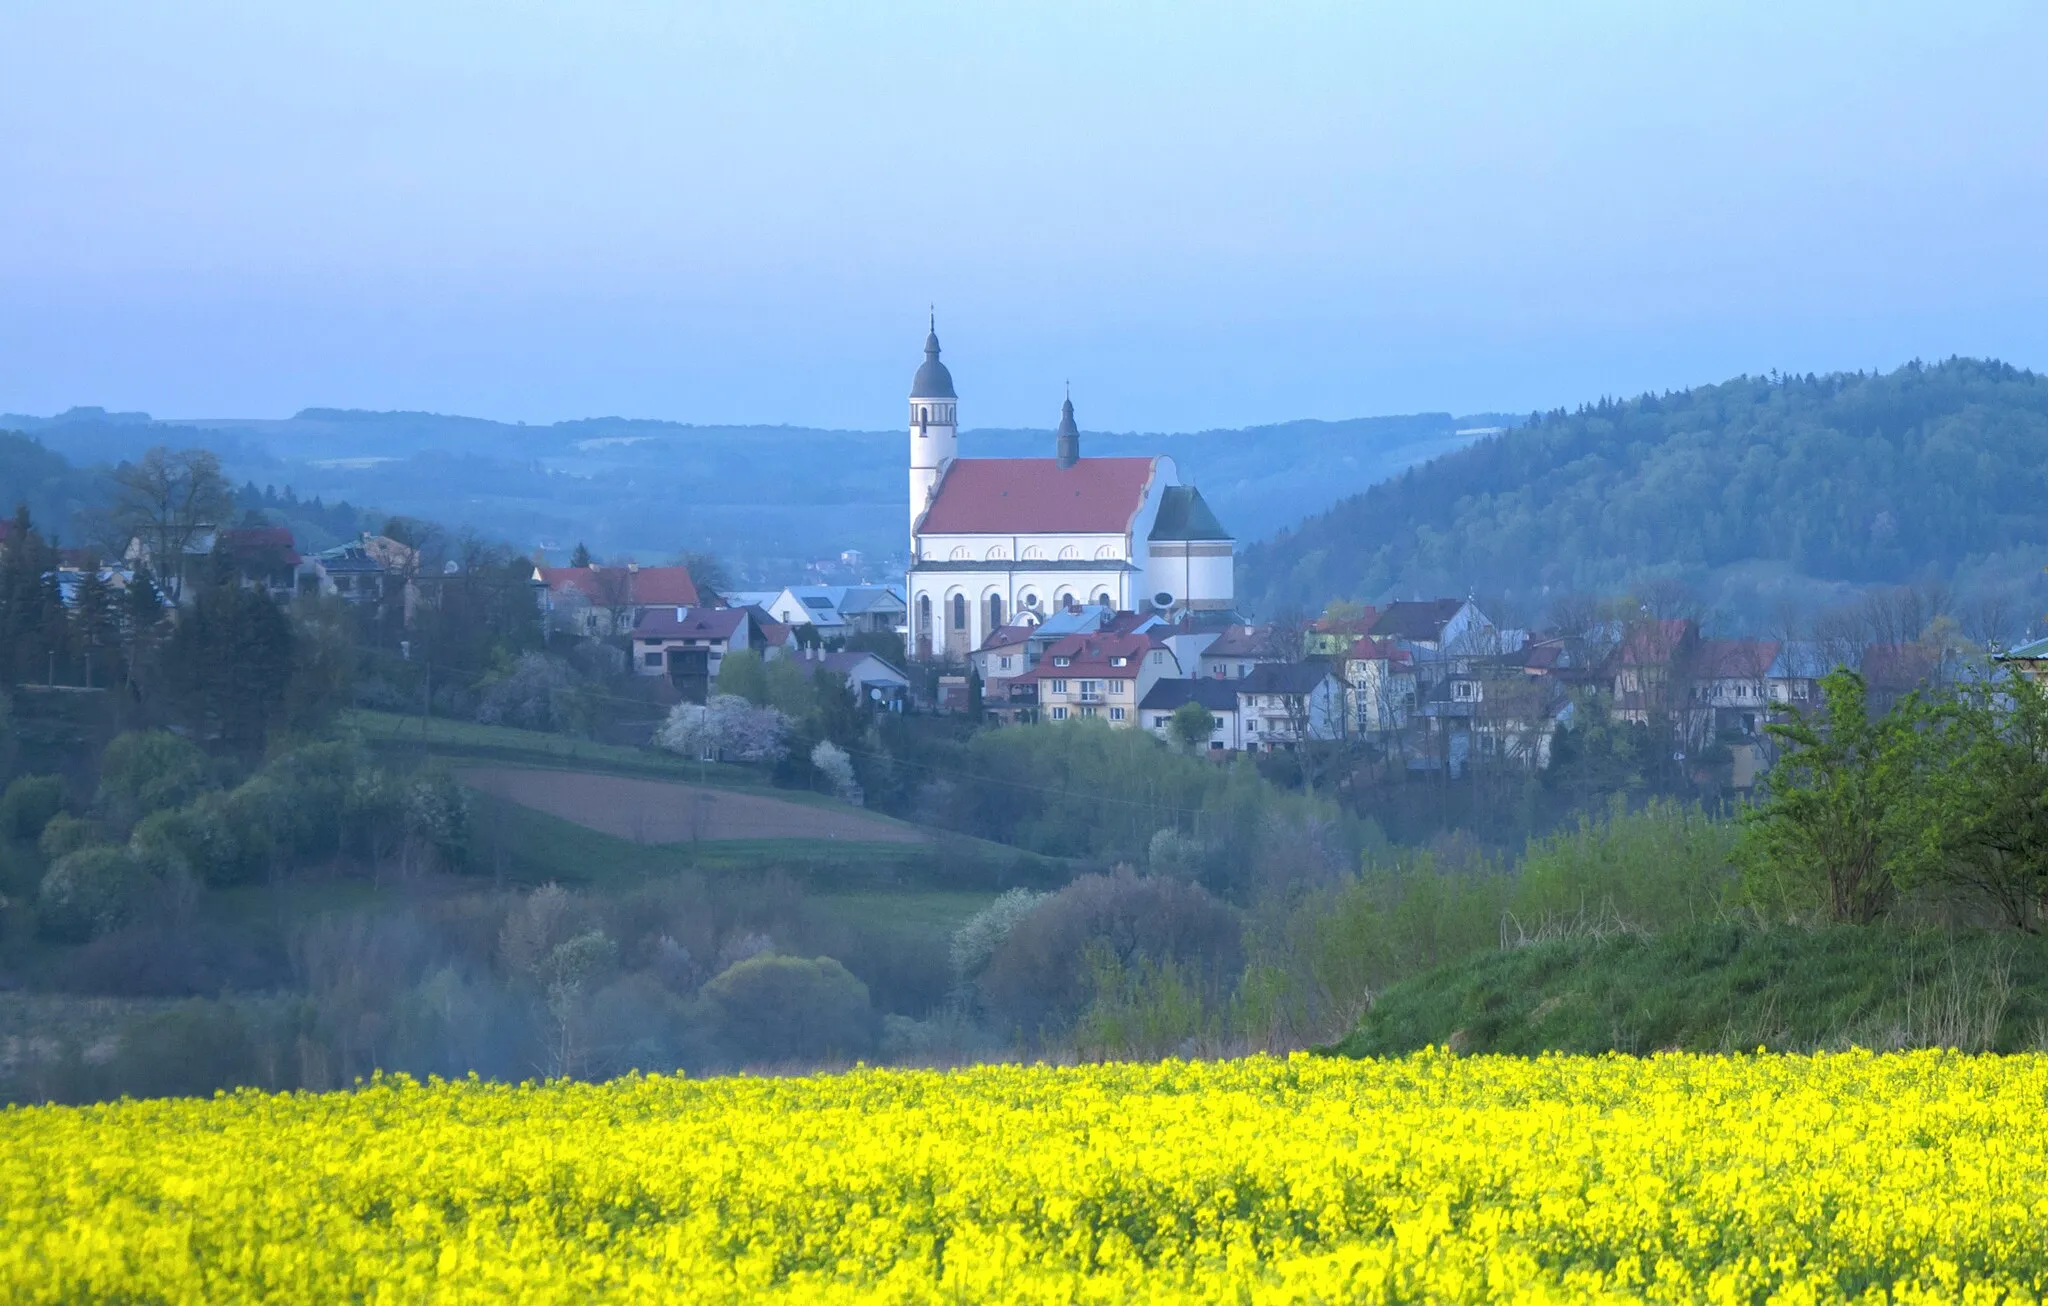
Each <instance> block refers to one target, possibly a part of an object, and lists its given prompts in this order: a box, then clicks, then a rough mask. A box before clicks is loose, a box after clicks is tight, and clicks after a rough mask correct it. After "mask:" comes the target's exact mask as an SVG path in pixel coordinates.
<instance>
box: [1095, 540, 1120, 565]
mask: <svg viewBox="0 0 2048 1306" xmlns="http://www.w3.org/2000/svg"><path fill="white" fill-rule="evenodd" d="M1116 555H1117V547H1116V545H1114V544H1105V545H1103V546H1102V547H1101V548H1099V549H1097V550H1096V551H1095V556H1096V557H1097V558H1099V559H1101V560H1103V561H1110V560H1113V559H1114V558H1115V557H1116Z"/></svg>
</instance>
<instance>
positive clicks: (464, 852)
mask: <svg viewBox="0 0 2048 1306" xmlns="http://www.w3.org/2000/svg"><path fill="white" fill-rule="evenodd" d="M403 804H404V808H403V810H404V813H405V832H406V834H407V836H409V837H410V838H411V839H412V840H413V841H414V843H415V844H416V845H418V846H420V847H423V848H425V849H426V850H428V851H429V852H431V853H432V855H433V857H434V859H435V860H436V861H438V862H439V863H440V864H441V865H442V866H445V867H447V868H449V869H451V870H452V869H459V868H460V867H463V866H466V865H468V864H469V835H470V821H469V795H468V794H466V793H464V792H463V789H462V786H461V785H459V784H457V783H455V777H454V776H452V775H450V774H449V773H448V772H447V771H445V770H442V769H439V768H435V769H431V770H427V771H423V772H421V773H420V774H419V775H418V776H416V777H414V778H413V781H412V783H411V784H409V785H407V786H406V787H405V795H404V798H403Z"/></svg>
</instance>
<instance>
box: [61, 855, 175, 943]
mask: <svg viewBox="0 0 2048 1306" xmlns="http://www.w3.org/2000/svg"><path fill="white" fill-rule="evenodd" d="M147 880H148V877H147V875H146V874H145V873H144V871H143V870H142V868H141V867H140V866H139V865H137V863H136V861H135V858H134V857H132V856H130V855H129V852H128V850H127V849H126V848H115V847H109V846H107V845H105V844H100V845H96V846H94V847H90V848H80V849H79V850H78V851H76V852H71V853H66V854H65V855H64V856H62V857H60V858H58V859H57V862H56V864H55V865H53V866H51V867H50V869H49V871H48V872H47V873H45V874H44V876H43V883H42V888H41V890H40V891H39V892H38V893H37V895H36V913H37V919H38V920H39V922H40V923H41V926H42V929H43V931H44V933H45V934H47V935H48V936H49V937H51V938H52V939H55V940H58V941H60V942H66V943H83V942H84V941H86V940H87V939H92V938H97V937H99V936H100V935H102V934H108V933H111V932H113V931H114V930H116V929H119V928H120V927H121V926H123V925H126V924H127V923H128V922H129V921H131V920H133V919H135V918H136V917H137V916H138V915H139V914H140V912H141V909H142V907H143V906H144V904H145V903H146V902H147V900H148V897H149V888H150V885H149V884H148V882H147Z"/></svg>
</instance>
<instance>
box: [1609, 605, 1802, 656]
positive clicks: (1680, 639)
mask: <svg viewBox="0 0 2048 1306" xmlns="http://www.w3.org/2000/svg"><path fill="white" fill-rule="evenodd" d="M1693 630H1694V627H1693V623H1692V619H1691V618H1689V617H1687V618H1666V619H1665V620H1662V621H1646V622H1644V623H1643V624H1642V625H1640V626H1637V627H1635V628H1634V629H1633V630H1631V631H1629V633H1628V638H1627V639H1625V640H1623V641H1622V642H1621V663H1622V665H1623V666H1632V667H1640V666H1662V665H1663V664H1665V663H1667V662H1669V661H1671V659H1672V658H1673V657H1675V656H1677V654H1678V651H1679V650H1680V649H1681V648H1683V647H1684V646H1685V643H1686V641H1687V640H1689V639H1691V638H1692V635H1693ZM1766 665H1768V664H1766Z"/></svg>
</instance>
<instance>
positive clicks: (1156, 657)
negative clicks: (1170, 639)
mask: <svg viewBox="0 0 2048 1306" xmlns="http://www.w3.org/2000/svg"><path fill="white" fill-rule="evenodd" d="M1165 661H1166V653H1165V651H1164V650H1163V649H1162V650H1157V651H1155V652H1154V653H1153V654H1152V665H1153V666H1155V667H1156V666H1159V665H1161V664H1162V663H1164V662H1165Z"/></svg>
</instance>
